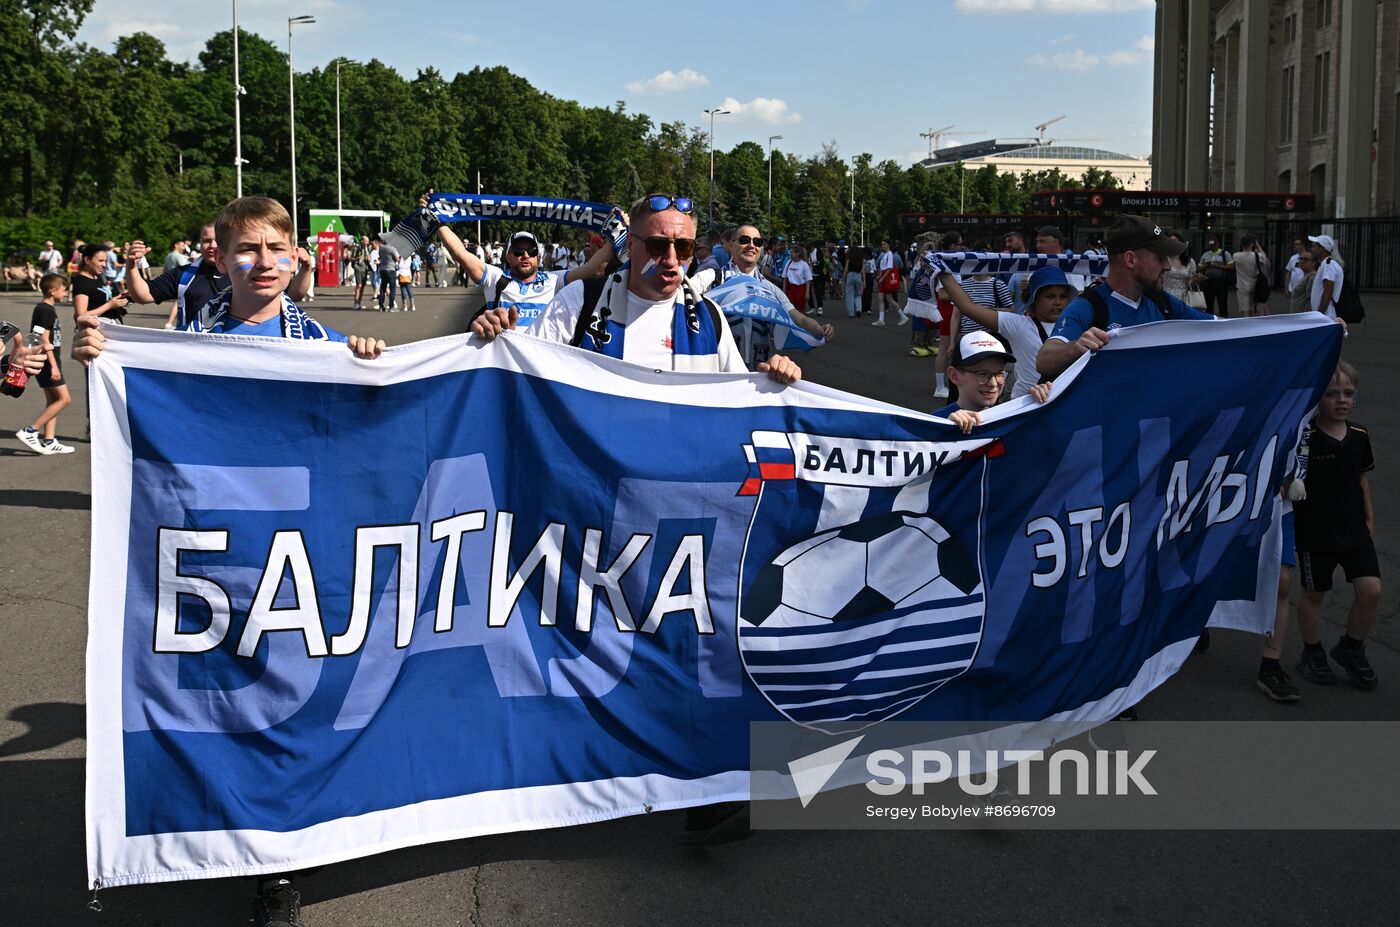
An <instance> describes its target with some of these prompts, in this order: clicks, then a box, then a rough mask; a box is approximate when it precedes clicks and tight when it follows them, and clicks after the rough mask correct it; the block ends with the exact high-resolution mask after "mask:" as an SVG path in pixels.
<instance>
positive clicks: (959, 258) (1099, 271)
mask: <svg viewBox="0 0 1400 927" xmlns="http://www.w3.org/2000/svg"><path fill="white" fill-rule="evenodd" d="M934 256H935V257H937V258H938V259H939V260H940V261H942V262H943V263H944V264H945V265H946V267H947V272H948V273H953V274H959V275H962V276H970V275H972V274H1015V273H1024V272H1028V271H1037V270H1040V268H1042V267H1058V268H1060V270H1062V271H1064V272H1065V273H1067V274H1079V275H1080V276H1084V277H1102V276H1103V275H1104V274H1106V273H1108V258H1107V257H1104V256H1103V255H1099V254H1011V253H1009V252H1005V251H938V252H935V253H934Z"/></svg>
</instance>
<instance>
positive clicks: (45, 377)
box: [34, 348, 68, 389]
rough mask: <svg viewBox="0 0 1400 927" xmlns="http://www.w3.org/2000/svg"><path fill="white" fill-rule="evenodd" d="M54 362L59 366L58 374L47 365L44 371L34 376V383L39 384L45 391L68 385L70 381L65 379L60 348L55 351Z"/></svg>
mask: <svg viewBox="0 0 1400 927" xmlns="http://www.w3.org/2000/svg"><path fill="white" fill-rule="evenodd" d="M53 360H54V363H55V364H56V365H57V366H58V373H52V372H51V371H52V368H51V367H49V365H48V364H47V363H45V364H44V369H43V370H41V371H39V372H38V373H36V374H34V382H35V383H38V384H39V385H40V386H42V387H43V388H44V389H54V388H55V387H59V386H67V385H68V381H67V380H65V379H63V361H62V360H60V359H59V357H58V348H54V349H53Z"/></svg>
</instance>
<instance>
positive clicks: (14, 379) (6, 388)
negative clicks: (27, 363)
mask: <svg viewBox="0 0 1400 927" xmlns="http://www.w3.org/2000/svg"><path fill="white" fill-rule="evenodd" d="M43 343H44V339H43V337H42V336H41V335H40V334H39V333H38V332H28V333H26V334H25V336H24V349H23V350H24V353H25V355H26V356H27V355H29V354H32V353H33V352H34V351H35V349H37V348H38V347H39V346H40V345H41V344H43ZM15 353H16V354H18V353H19V352H18V351H17V352H15ZM27 385H29V371H27V370H25V369H24V362H23V361H22V360H19V359H18V358H11V364H10V369H9V371H8V372H7V373H6V374H5V380H4V382H3V383H0V393H4V394H5V395H6V396H14V397H18V396H20V395H22V394H23V393H24V388H25V387H26V386H27Z"/></svg>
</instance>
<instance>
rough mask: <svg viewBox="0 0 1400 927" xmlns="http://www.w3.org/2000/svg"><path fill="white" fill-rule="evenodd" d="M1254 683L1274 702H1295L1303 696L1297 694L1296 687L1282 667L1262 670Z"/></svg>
mask: <svg viewBox="0 0 1400 927" xmlns="http://www.w3.org/2000/svg"><path fill="white" fill-rule="evenodd" d="M1255 684H1256V685H1258V686H1259V688H1260V689H1262V690H1263V692H1264V694H1265V695H1267V696H1268V697H1269V698H1271V699H1273V700H1274V701H1276V702H1297V701H1300V700H1302V698H1303V697H1302V696H1301V695H1299V694H1298V687H1297V686H1295V685H1294V684H1293V680H1292V679H1290V678H1289V676H1288V674H1287V673H1285V672H1284V671H1283V669H1282V668H1278V669H1266V670H1264V671H1262V672H1261V673H1260V674H1259V678H1258V679H1256V680H1255Z"/></svg>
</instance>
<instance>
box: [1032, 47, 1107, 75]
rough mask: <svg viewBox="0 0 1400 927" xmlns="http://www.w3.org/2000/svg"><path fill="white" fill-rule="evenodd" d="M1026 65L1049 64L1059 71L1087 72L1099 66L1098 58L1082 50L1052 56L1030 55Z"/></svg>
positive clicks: (1042, 54)
mask: <svg viewBox="0 0 1400 927" xmlns="http://www.w3.org/2000/svg"><path fill="white" fill-rule="evenodd" d="M1026 64H1041V65H1045V64H1051V65H1054V66H1055V67H1056V68H1058V69H1059V70H1061V71H1088V70H1091V69H1093V68H1096V67H1098V66H1099V56H1098V55H1091V54H1089V53H1088V52H1086V51H1085V50H1084V49H1082V48H1076V49H1075V50H1074V51H1072V52H1060V53H1058V54H1054V55H1047V54H1044V53H1041V54H1038V55H1031V56H1030V57H1029V58H1027V59H1026Z"/></svg>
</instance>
